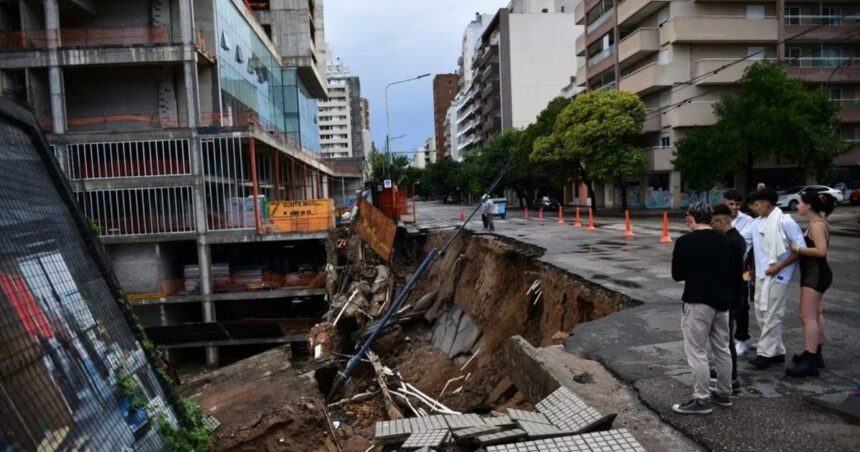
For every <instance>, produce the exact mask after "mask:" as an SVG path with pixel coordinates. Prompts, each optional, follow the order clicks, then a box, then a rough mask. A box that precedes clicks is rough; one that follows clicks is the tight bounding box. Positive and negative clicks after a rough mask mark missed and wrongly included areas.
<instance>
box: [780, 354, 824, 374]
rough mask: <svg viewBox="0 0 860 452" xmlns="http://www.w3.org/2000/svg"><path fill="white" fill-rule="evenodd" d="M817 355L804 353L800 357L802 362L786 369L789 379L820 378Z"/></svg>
mask: <svg viewBox="0 0 860 452" xmlns="http://www.w3.org/2000/svg"><path fill="white" fill-rule="evenodd" d="M815 355H816V354H815V353H809V352H806V351H804V352H803V353H802V354H801V355H800V361H798V362H796V363H795V364H794V365H793V366H791V367H789V368H788V369H785V374H786V375H788V376H789V377H798V378H802V377H817V376H818V366H817V365H816V364H817V362H818V358H816V357H815Z"/></svg>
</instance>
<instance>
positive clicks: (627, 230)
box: [624, 210, 633, 238]
mask: <svg viewBox="0 0 860 452" xmlns="http://www.w3.org/2000/svg"><path fill="white" fill-rule="evenodd" d="M624 237H628V238H630V237H633V228H632V227H631V226H630V211H629V210H625V211H624Z"/></svg>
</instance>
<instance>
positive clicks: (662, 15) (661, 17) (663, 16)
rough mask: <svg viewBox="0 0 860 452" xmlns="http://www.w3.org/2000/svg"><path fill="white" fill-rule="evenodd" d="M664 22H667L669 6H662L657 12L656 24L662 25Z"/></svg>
mask: <svg viewBox="0 0 860 452" xmlns="http://www.w3.org/2000/svg"><path fill="white" fill-rule="evenodd" d="M666 22H669V8H663V9H661V10H660V11H659V12H658V13H657V26H658V27H662V26H663V24H665V23H666Z"/></svg>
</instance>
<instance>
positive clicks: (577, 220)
mask: <svg viewBox="0 0 860 452" xmlns="http://www.w3.org/2000/svg"><path fill="white" fill-rule="evenodd" d="M573 227H575V228H581V227H582V222H581V221H579V207H577V208H576V221H574V223H573Z"/></svg>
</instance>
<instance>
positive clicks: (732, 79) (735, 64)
mask: <svg viewBox="0 0 860 452" xmlns="http://www.w3.org/2000/svg"><path fill="white" fill-rule="evenodd" d="M758 61H760V60H753V59H748V60H743V61H738V58H703V59H701V60H699V61H696V66H695V77H696V84H697V85H730V84H733V83H737V82H738V81H740V79H741V77H743V75H744V71H746V69H747V68H748V67H750V66H752V65H753V64H755V63H757V62H758ZM714 71H716V72H714ZM705 74H709V75H705Z"/></svg>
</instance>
